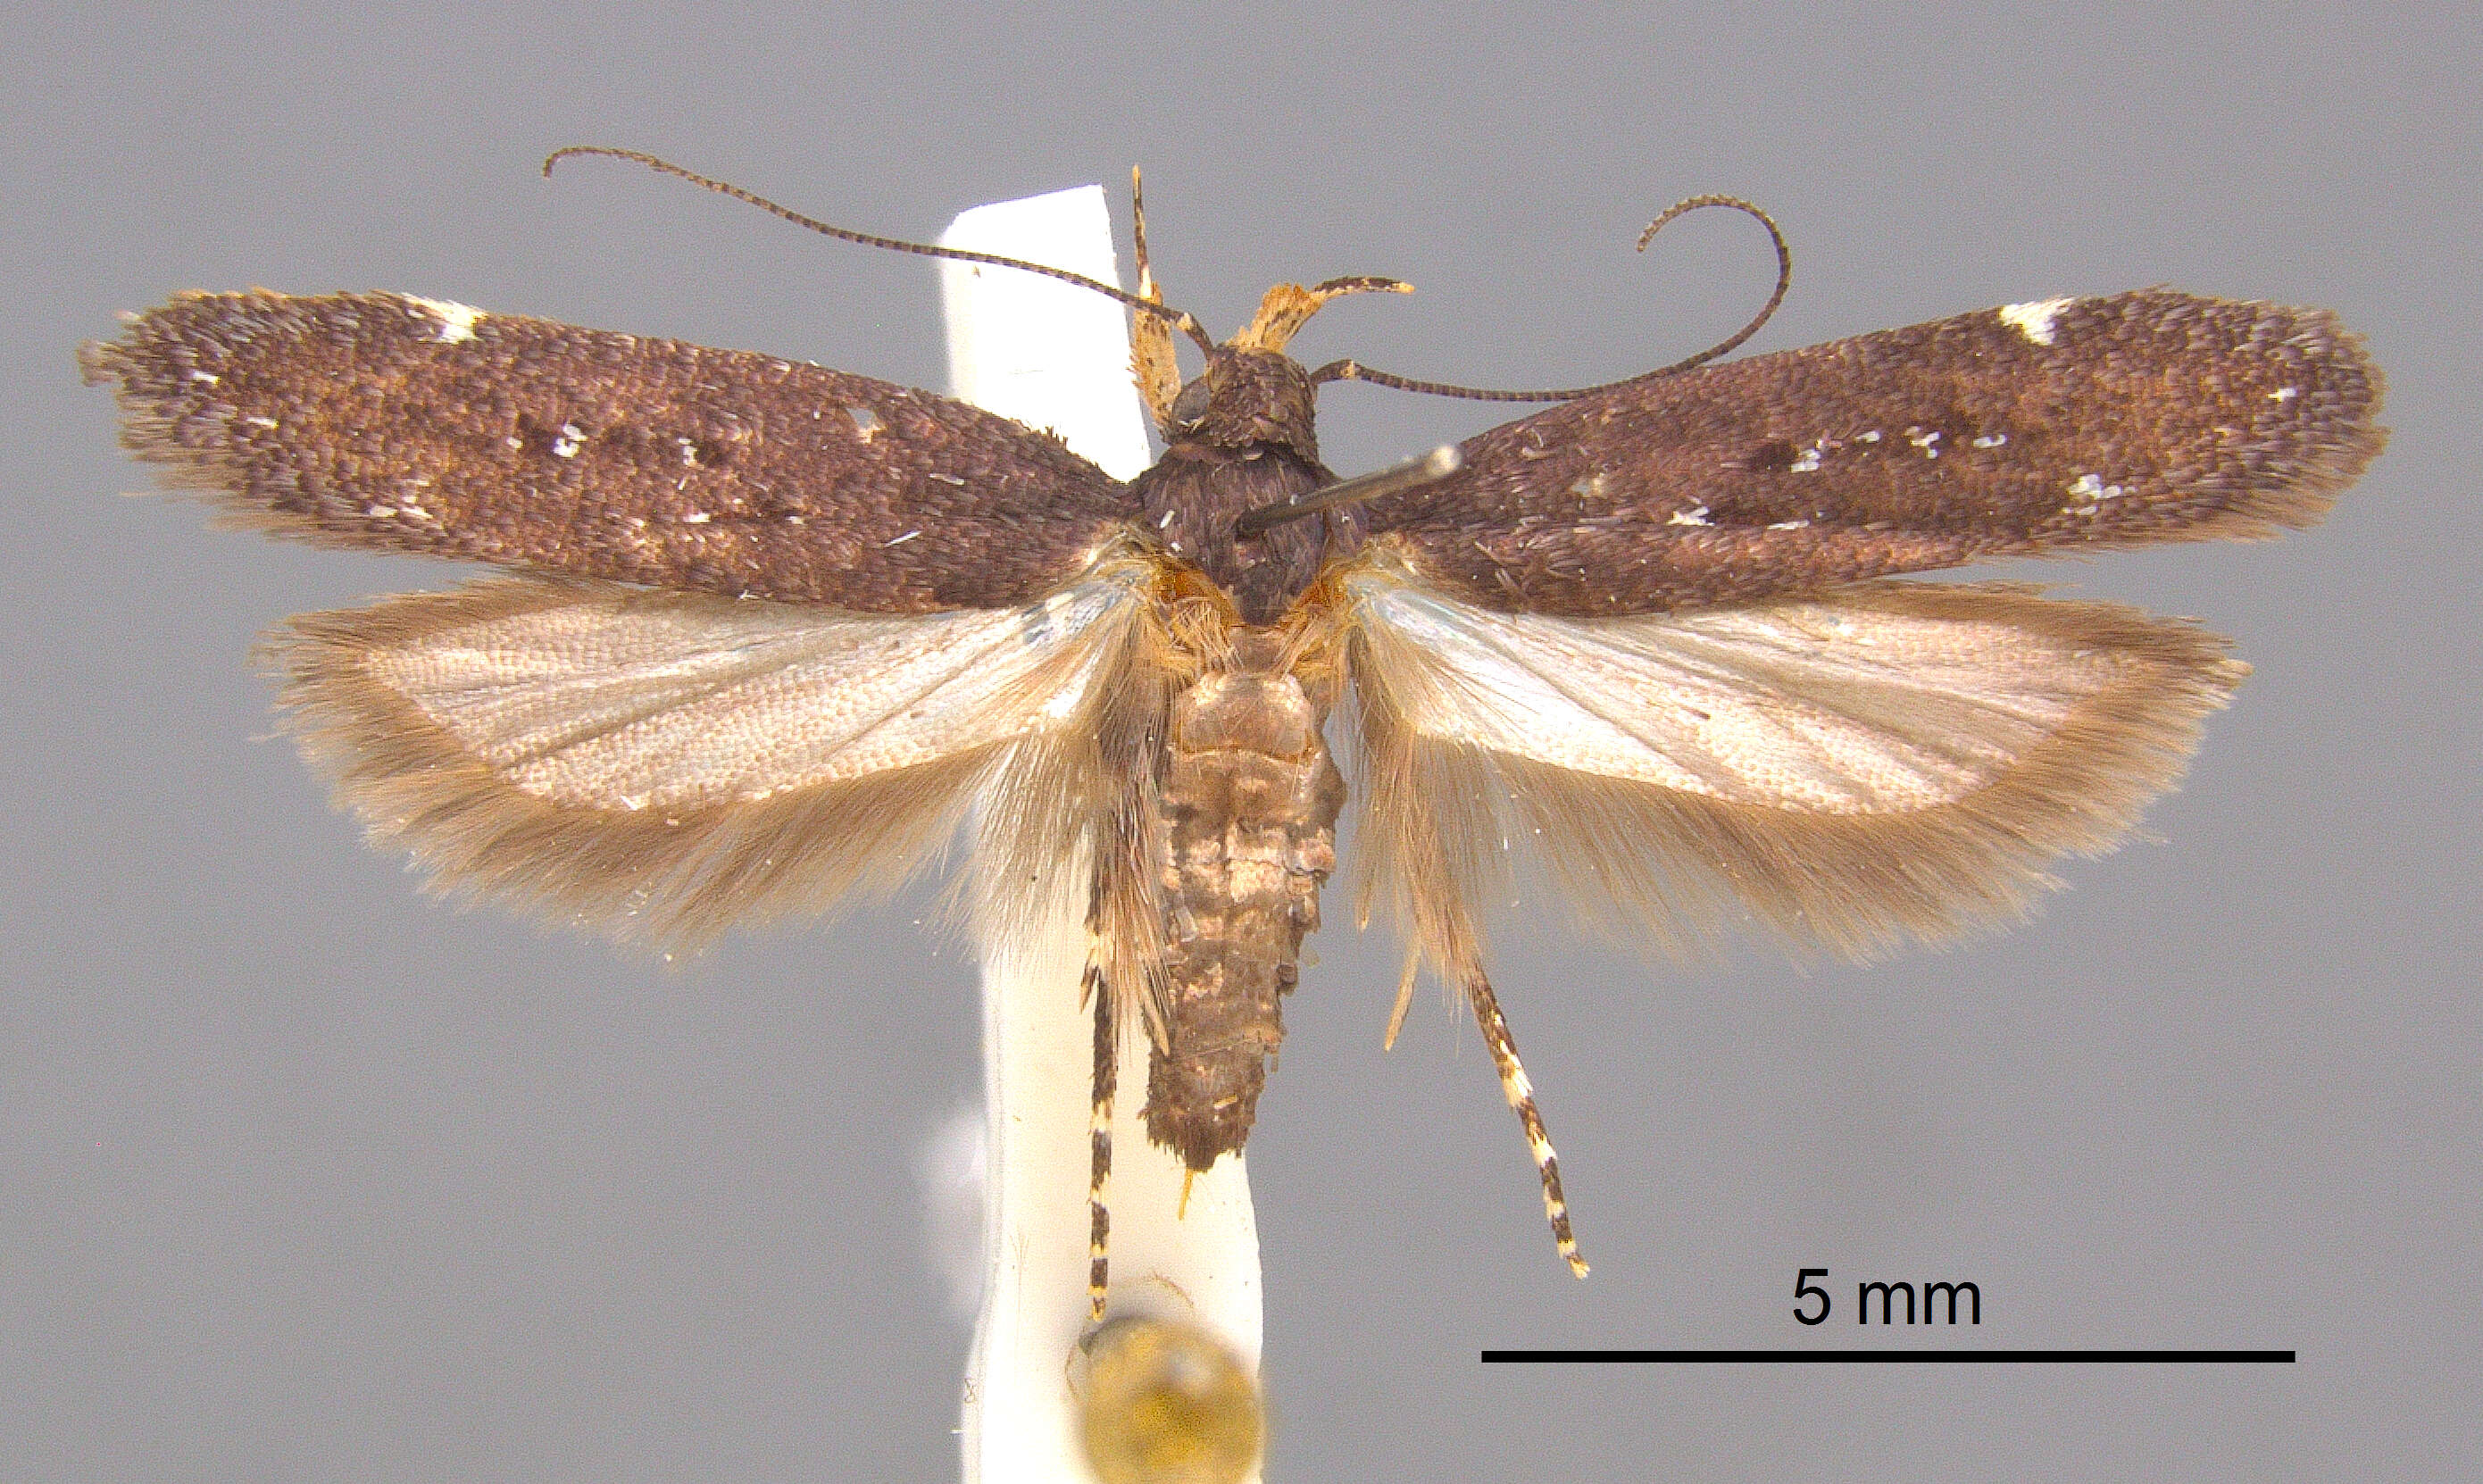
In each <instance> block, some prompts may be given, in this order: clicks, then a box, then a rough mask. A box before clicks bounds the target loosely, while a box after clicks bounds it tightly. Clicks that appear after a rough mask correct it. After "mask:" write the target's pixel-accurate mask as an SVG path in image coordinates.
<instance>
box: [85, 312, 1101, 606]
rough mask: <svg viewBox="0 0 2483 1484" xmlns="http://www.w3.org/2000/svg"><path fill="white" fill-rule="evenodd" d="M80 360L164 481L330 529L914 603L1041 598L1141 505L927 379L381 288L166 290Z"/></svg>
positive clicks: (291, 523)
mask: <svg viewBox="0 0 2483 1484" xmlns="http://www.w3.org/2000/svg"><path fill="white" fill-rule="evenodd" d="M84 362H85V364H86V367H87V373H88V377H89V379H90V380H93V381H108V380H112V381H118V382H119V383H120V386H119V392H120V402H121V410H122V414H123V417H124V418H125V419H126V431H125V432H124V434H123V442H124V443H125V444H126V445H127V446H128V447H129V449H130V451H132V452H133V453H135V454H137V455H138V456H139V457H140V458H142V459H146V460H148V461H150V462H153V463H156V464H160V465H163V466H166V469H165V473H164V478H165V480H166V482H167V483H169V484H172V485H174V486H177V487H182V488H192V489H199V490H203V491H206V492H209V493H211V494H214V495H217V496H219V497H221V502H222V503H224V504H225V505H226V506H227V508H228V509H230V510H231V511H233V512H234V513H236V514H238V515H240V516H241V517H242V518H243V519H244V520H245V521H247V522H249V523H251V524H255V525H259V526H263V527H265V528H266V529H268V530H270V531H272V532H274V533H276V534H280V535H286V536H291V537H294V538H297V539H301V540H307V541H310V542H313V543H315V544H319V545H325V546H347V547H358V548H364V549H372V548H376V549H379V550H385V551H399V552H412V553H423V554H427V555H435V556H448V557H458V558H465V559H469V560H476V561H487V562H494V563H498V564H500V565H502V566H511V567H521V568H526V569H530V570H533V571H537V572H545V573H558V574H564V575H568V576H573V577H586V578H601V579H606V580H615V581H623V582H634V583H641V584H645V585H648V586H654V587H665V588H672V589H676V590H687V591H696V592H709V593H719V594H723V595H726V596H730V597H745V596H746V597H760V598H773V599H778V600H781V601H786V602H796V603H824V604H832V605H835V606H836V607H841V608H846V609H852V610H858V611H864V612H891V613H913V612H927V611H932V610H937V609H943V608H957V607H1001V606H1005V605H1012V604H1020V603H1026V602H1029V601H1031V600H1034V599H1037V598H1040V597H1041V596H1042V595H1043V594H1045V593H1046V592H1048V591H1050V590H1052V589H1053V588H1055V587H1056V586H1058V585H1059V584H1060V583H1062V582H1063V581H1066V580H1069V579H1070V578H1072V577H1074V576H1075V575H1076V574H1077V573H1078V572H1079V571H1081V569H1082V568H1083V567H1084V565H1085V563H1086V559H1087V558H1088V557H1089V556H1090V555H1091V553H1093V551H1094V549H1095V548H1096V546H1097V544H1098V543H1099V542H1101V541H1102V540H1103V539H1104V538H1105V536H1106V535H1107V533H1108V532H1109V531H1110V530H1111V529H1113V528H1114V527H1115V526H1117V525H1119V524H1120V523H1123V522H1125V521H1127V520H1128V519H1129V518H1130V517H1131V516H1132V515H1134V514H1135V511H1136V505H1135V501H1134V500H1133V499H1132V498H1131V496H1130V494H1129V491H1128V488H1127V486H1125V485H1122V484H1121V483H1119V482H1118V481H1116V480H1113V479H1111V478H1110V477H1108V476H1107V475H1106V474H1105V473H1104V472H1103V471H1101V470H1099V469H1097V468H1096V467H1095V466H1094V465H1092V464H1089V463H1088V462H1086V461H1085V460H1084V459H1081V458H1080V457H1079V456H1078V455H1076V454H1074V453H1072V452H1070V451H1069V449H1068V448H1067V447H1066V446H1064V445H1062V444H1061V443H1060V442H1059V441H1058V440H1057V439H1055V438H1052V437H1049V436H1047V435H1045V434H1041V433H1036V432H1032V431H1029V430H1028V429H1027V428H1024V427H1022V426H1020V425H1018V424H1017V423H1014V422H1011V421H1010V420H1008V419H1007V418H1001V417H996V416H994V415H992V414H990V413H986V412H983V411H981V410H979V409H977V408H974V407H969V406H967V405H965V404H964V403H961V402H954V401H950V400H948V398H946V397H940V396H934V395H931V394H929V393H927V392H921V391H910V390H908V389H906V388H903V387H898V386H895V385H894V384H892V383H888V382H882V381H874V380H872V379H870V378H869V377H865V376H852V375H847V374H845V373H843V372H841V371H831V370H826V369H823V368H821V367H818V366H814V365H809V364H797V363H792V362H786V361H779V360H775V359H772V358H770V357H766V356H760V355H753V354H750V353H747V352H741V351H722V350H707V349H703V348H701V347H699V346H695V345H687V344H683V343H681V342H680V341H677V340H661V339H646V338H642V337H636V336H629V335H620V334H615V333H612V332H609V331H600V330H581V329H577V328H575V327H574V326H570V325H563V324H557V323H553V322H551V321H548V320H540V319H528V318H524V317H522V316H519V315H508V314H489V313H482V312H479V311H476V310H467V309H466V308H465V307H463V306H458V305H446V304H441V303H437V302H435V301H431V300H426V299H417V298H413V297H409V296H405V295H399V294H380V293H374V294H336V295H329V296H324V297H318V298H297V297H292V296H287V295H281V294H271V293H263V292H261V293H247V294H186V295H183V296H182V297H180V298H178V299H175V300H174V302H173V303H171V304H169V305H166V306H164V307H163V308H161V309H158V310H151V311H149V312H147V313H146V314H142V315H139V316H137V317H136V318H135V320H134V321H133V322H132V323H131V324H130V326H129V328H128V329H127V331H126V332H124V334H123V335H122V337H120V339H119V340H117V341H114V342H111V343H108V344H98V345H91V346H89V347H87V349H86V352H85V355H84Z"/></svg>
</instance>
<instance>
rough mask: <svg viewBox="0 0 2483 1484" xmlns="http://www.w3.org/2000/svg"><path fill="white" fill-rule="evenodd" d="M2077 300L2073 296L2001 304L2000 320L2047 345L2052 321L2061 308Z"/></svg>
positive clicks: (2050, 334)
mask: <svg viewBox="0 0 2483 1484" xmlns="http://www.w3.org/2000/svg"><path fill="white" fill-rule="evenodd" d="M2077 302H2078V301H2077V300H2076V299H2075V298H2068V299H2037V300H2034V301H2032V302H2031V303H2027V304H2009V305H2003V306H2001V309H2000V322H2001V323H2002V324H2004V325H2008V326H2011V327H2013V328H2014V329H2016V332H2017V333H2018V334H2019V335H2022V336H2024V337H2026V338H2028V339H2030V340H2032V341H2034V342H2035V343H2036V344H2038V345H2049V344H2051V343H2052V321H2053V320H2055V319H2058V318H2060V316H2061V311H2062V310H2066V309H2068V308H2069V306H2070V305H2072V304H2075V303H2077Z"/></svg>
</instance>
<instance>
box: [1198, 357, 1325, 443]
mask: <svg viewBox="0 0 2483 1484" xmlns="http://www.w3.org/2000/svg"><path fill="white" fill-rule="evenodd" d="M1237 339H1238V337H1237ZM1314 406H1315V402H1314V391H1313V389H1312V386H1311V377H1310V373H1309V372H1308V371H1305V370H1303V369H1302V367H1301V365H1300V364H1298V363H1296V362H1295V360H1294V359H1293V358H1292V357H1291V356H1288V355H1286V354H1285V353H1284V352H1282V351H1273V350H1245V349H1242V348H1240V347H1239V346H1238V344H1237V343H1235V342H1232V341H1228V342H1227V343H1225V344H1222V345H1218V346H1217V347H1215V350H1213V351H1211V352H1210V353H1209V354H1208V357H1207V369H1206V371H1204V372H1203V373H1201V374H1200V375H1199V376H1197V377H1195V378H1193V379H1192V380H1191V381H1189V382H1188V384H1187V385H1185V386H1184V387H1183V388H1182V389H1181V394H1180V395H1179V396H1176V397H1174V398H1173V403H1172V418H1171V421H1172V428H1171V434H1172V438H1173V441H1174V442H1176V443H1192V444H1206V445H1210V446H1212V447H1218V448H1249V447H1253V446H1257V447H1276V448H1282V449H1284V450H1286V451H1288V452H1290V453H1292V454H1294V455H1295V456H1296V457H1298V458H1299V459H1301V460H1302V461H1303V462H1304V463H1308V464H1316V463H1318V462H1319V436H1318V434H1317V433H1316V432H1314V431H1313V427H1312V417H1313V412H1314Z"/></svg>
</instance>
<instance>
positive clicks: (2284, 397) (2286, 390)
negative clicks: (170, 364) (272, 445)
mask: <svg viewBox="0 0 2483 1484" xmlns="http://www.w3.org/2000/svg"><path fill="white" fill-rule="evenodd" d="M190 374H191V375H193V376H196V375H198V374H199V373H198V372H196V371H192V372H191V373H190ZM2301 394H2302V389H2301V388H2300V387H2279V388H2277V389H2276V390H2275V391H2271V392H2269V393H2268V394H2267V399H2268V400H2269V401H2271V402H2290V401H2292V400H2293V399H2294V398H2295V397H2298V396H2300V395H2301Z"/></svg>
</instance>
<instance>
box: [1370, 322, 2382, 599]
mask: <svg viewBox="0 0 2483 1484" xmlns="http://www.w3.org/2000/svg"><path fill="white" fill-rule="evenodd" d="M2379 398H2380V377H2379V373H2378V371H2377V369H2376V368H2374V367H2373V366H2372V365H2371V364H2370V362H2369V360H2368V359H2367V358H2366V357H2365V356H2364V354H2363V349H2362V345H2361V342H2360V341H2359V340H2358V339H2357V338H2356V337H2354V336H2352V335H2350V334H2348V333H2346V332H2345V331H2343V330H2342V329H2340V328H2339V327H2338V326H2337V324H2336V321H2335V319H2334V318H2333V317H2332V316H2330V315H2329V314H2327V313H2325V312H2324V311H2321V310H2300V309H2287V308H2284V307H2282V306H2278V305H2270V304H2252V303H2236V302H2232V301H2228V300H2218V299H2205V298H2200V297H2198V296H2196V295H2191V294H2183V293H2177V292H2175V291H2172V290H2169V289H2141V290H2138V291H2135V292H2131V293H2123V294H2115V295H2111V296H2109V297H2100V298H2087V299H2071V300H2055V301H2050V302H2048V303H2045V304H2041V305H2021V306H2015V307H2013V308H2012V309H2010V310H1982V311H1980V312H1977V313H1972V314H1961V315H1958V316H1956V317H1955V318H1951V319H1943V320H1936V321H1934V322H1933V323H1931V324H1926V325H1915V326H1911V327H1909V328H1907V329H1903V330H1886V331H1881V332H1879V333H1877V334H1872V335H1863V336H1856V337H1853V338H1851V339H1844V340H1836V341H1832V342H1830V343H1829V344H1825V345H1814V346H1811V347H1809V348H1808V349H1804V350H1796V351H1788V352H1784V353H1782V354H1778V355H1771V356H1756V357H1752V358H1750V359H1749V360H1745V361H1734V362H1728V363H1725V364H1722V365H1716V366H1710V367H1707V368H1704V369H1701V370H1697V371H1694V372H1690V373H1687V374H1682V375H1676V376H1669V377H1662V378H1657V379H1654V380H1648V381H1642V382H1635V383H1630V384H1626V385H1623V386H1620V387H1616V388H1614V389H1612V390H1609V391H1603V392H1600V393H1597V394H1595V395H1592V396H1587V397H1581V398H1579V399H1577V400H1575V401H1571V402H1564V403H1562V404H1561V405H1560V406H1557V407H1554V408H1552V409H1550V410H1548V411H1545V412H1542V413H1538V414H1536V415H1535V416H1534V417H1531V418H1522V419H1520V420H1518V421H1516V422H1511V423H1508V424H1506V425H1504V426H1501V427H1497V428H1494V429H1492V430H1491V431H1489V432H1487V433H1483V434H1481V435H1479V436H1477V437H1475V438H1472V439H1469V440H1467V441H1466V443H1465V445H1463V452H1464V455H1465V465H1464V468H1463V469H1461V470H1460V471H1459V472H1456V473H1455V474H1452V475H1450V476H1449V477H1447V478H1445V479H1442V480H1439V481H1437V482H1436V483H1432V484H1428V485H1426V486H1424V487H1422V488H1421V489H1419V490H1416V491H1414V492H1412V493H1410V494H1407V495H1403V496H1400V497H1396V498H1394V499H1385V500H1375V501H1373V502H1372V504H1371V505H1370V506H1369V507H1368V508H1367V510H1366V511H1365V519H1366V520H1367V521H1368V523H1369V529H1370V531H1371V533H1372V535H1373V536H1374V537H1375V538H1385V539H1387V540H1389V541H1390V542H1392V543H1393V544H1394V545H1396V546H1397V547H1398V548H1399V549H1400V550H1401V551H1402V552H1403V553H1404V554H1405V556H1406V557H1407V559H1408V560H1409V562H1410V563H1411V564H1412V566H1413V567H1414V569H1415V570H1416V571H1417V572H1418V573H1419V574H1420V575H1421V576H1422V577H1423V578H1425V579H1426V580H1429V581H1432V582H1434V583H1437V584H1439V585H1440V586H1442V587H1444V588H1446V589H1448V590H1449V591H1451V592H1454V593H1456V594H1458V595H1460V596H1462V597H1464V598H1466V599H1468V600H1469V601H1472V602H1476V603H1481V604H1483V605H1486V606H1488V607H1496V608H1500V609H1503V610H1506V611H1530V612H1538V613H1556V614H1565V615H1569V616H1574V617H1598V616H1607V615H1619V614H1631V613H1651V612H1663V611H1668V610H1670V609H1675V608H1688V607H1706V606H1710V605H1715V604H1727V603H1740V602H1749V601H1753V600H1757V599H1762V598H1767V597H1772V596H1775V595H1778V594H1784V593H1799V592H1817V591H1821V590H1824V589H1826V588H1829V587H1832V586H1835V585H1837V584H1840V583H1844V582H1852V581H1856V580H1862V579H1866V578H1873V577H1881V576H1885V575H1888V574H1891V573H1899V572H1916V571H1925V570H1929V569H1932V568H1938V567H1950V566H1956V565H1959V564H1961V563H1963V562H1967V561H1972V560H1975V559H1978V558H1983V557H1990V556H2006V555H2018V554H2028V553H2060V552H2064V551H2070V550H2077V549H2081V548H2084V549H2089V550H2093V549H2099V548H2112V547H2125V546H2136V545H2142V544H2145V543H2149V542H2155V541H2178V540H2207V539H2216V538H2229V537H2250V536H2259V535H2269V534H2273V533H2274V532H2275V531H2276V530H2277V529H2279V528H2280V527H2284V526H2308V525H2309V524H2311V523H2312V522H2313V521H2315V520H2317V519H2318V518H2319V516H2320V515H2321V514H2322V513H2323V512H2324V511H2325V510H2326V509H2327V507H2328V505H2329V503H2330V501H2331V499H2333V497H2334V496H2335V494H2336V491H2338V490H2340V489H2342V488H2343V487H2344V486H2346V485H2347V484H2350V483H2352V482H2353V480H2354V479H2355V477H2356V476H2357V475H2359V474H2360V473H2361V472H2363V467H2364V466H2365V465H2367V464H2368V463H2369V462H2370V460H2371V459H2372V457H2373V456H2374V455H2376V454H2377V453H2378V452H2379V449H2380V445H2381V443H2382V442H2383V438H2384V434H2383V433H2382V432H2381V430H2379V429H2377V428H2375V427H2373V426H2372V425H2371V422H2370V418H2371V415H2372V413H2373V412H2374V411H2375V410H2376V408H2377V406H2378V403H2379Z"/></svg>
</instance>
